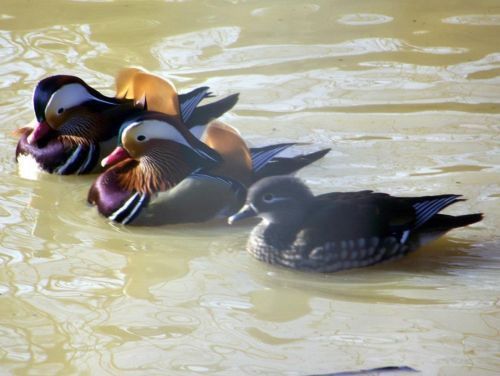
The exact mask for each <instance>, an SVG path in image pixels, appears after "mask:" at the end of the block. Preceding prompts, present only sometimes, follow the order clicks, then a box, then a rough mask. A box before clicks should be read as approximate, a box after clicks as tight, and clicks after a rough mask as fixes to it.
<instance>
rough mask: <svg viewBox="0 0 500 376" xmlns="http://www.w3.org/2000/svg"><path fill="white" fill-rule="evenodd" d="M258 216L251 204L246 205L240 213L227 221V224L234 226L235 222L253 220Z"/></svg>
mask: <svg viewBox="0 0 500 376" xmlns="http://www.w3.org/2000/svg"><path fill="white" fill-rule="evenodd" d="M256 215H257V212H256V211H255V209H254V208H253V207H252V205H251V204H245V205H243V207H242V208H241V209H240V210H239V212H238V213H236V214H233V215H232V216H230V217H229V218H228V219H227V223H229V224H230V225H232V224H233V223H234V222H238V221H241V220H242V219H245V218H252V217H255V216H256Z"/></svg>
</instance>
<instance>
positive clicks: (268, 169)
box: [254, 148, 331, 181]
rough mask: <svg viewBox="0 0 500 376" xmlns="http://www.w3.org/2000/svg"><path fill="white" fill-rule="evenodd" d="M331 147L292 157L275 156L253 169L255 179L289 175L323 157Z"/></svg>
mask: <svg viewBox="0 0 500 376" xmlns="http://www.w3.org/2000/svg"><path fill="white" fill-rule="evenodd" d="M330 150H331V149H329V148H328V149H322V150H318V151H315V152H314V153H309V154H302V155H296V156H294V157H275V158H273V159H271V160H270V161H269V162H268V163H266V164H265V165H264V166H262V168H260V169H259V170H258V171H254V179H255V181H257V180H260V179H262V178H265V177H268V176H274V175H289V174H293V173H295V172H297V171H298V170H300V169H301V168H303V167H305V166H308V165H310V164H311V163H314V162H316V161H317V160H318V159H321V158H323V157H324V156H325V155H326V154H327V153H328V152H329V151H330Z"/></svg>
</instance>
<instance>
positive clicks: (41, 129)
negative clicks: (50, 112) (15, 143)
mask: <svg viewBox="0 0 500 376" xmlns="http://www.w3.org/2000/svg"><path fill="white" fill-rule="evenodd" d="M51 130H52V128H51V127H50V126H49V124H48V123H47V122H46V121H41V122H39V123H38V125H37V126H36V127H35V128H33V131H32V132H31V133H30V134H29V136H28V139H27V141H28V144H30V145H34V144H36V143H37V142H38V141H39V140H41V139H42V138H43V137H45V135H47V134H48V133H49V132H50V131H51Z"/></svg>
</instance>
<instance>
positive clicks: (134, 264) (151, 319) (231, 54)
mask: <svg viewBox="0 0 500 376" xmlns="http://www.w3.org/2000/svg"><path fill="white" fill-rule="evenodd" d="M499 35H500V3H499V2H498V1H496V0H492V1H487V0H478V1H474V2H471V1H467V0H461V1H451V0H446V1H441V2H431V1H418V2H417V1H415V2H409V1H397V2H395V1H387V0H386V1H382V0H370V1H368V0H365V1H340V0H339V1H328V0H324V1H321V0H319V1H314V2H303V1H272V2H271V1H263V0H262V1H260V0H255V1H238V0H234V1H222V0H221V1H216V0H206V1H178V2H176V1H166V2H159V1H142V2H132V1H109V2H106V1H103V2H99V1H95V2H92V1H89V2H84V1H46V2H43V5H42V2H36V3H35V2H30V1H16V2H14V1H3V2H2V7H1V9H0V77H1V80H0V120H1V125H0V132H1V134H2V136H3V137H1V139H0V162H1V163H0V172H1V174H2V184H0V263H1V266H0V300H1V304H0V370H1V373H2V374H50V375H53V374H58V373H59V374H110V375H121V374H124V372H126V371H129V372H128V373H131V374H169V375H174V374H194V373H208V374H226V375H234V374H247V375H262V374H265V375H274V374H293V375H295V374H296V375H306V374H312V373H325V372H333V371H341V370H349V369H360V368H371V367H377V366H385V365H403V364H405V365H409V366H412V367H414V368H417V369H419V370H422V371H423V373H424V374H426V375H427V374H429V375H430V374H440V375H457V374H470V375H490V374H491V375H495V374H498V373H499V372H500V360H499V358H498V353H499V329H500V323H499V320H498V317H499V316H498V314H499V309H498V305H499V303H498V302H499V300H498V299H499V296H500V293H499V292H500V289H499V287H498V286H499V282H500V280H499V269H500V268H499V259H500V257H499V252H500V236H499V233H498V228H499V227H500V215H499V213H500V210H499V209H500V205H499V199H500V184H499V182H500V177H499V164H500V152H499V151H500V150H499V149H500V148H499V143H498V141H499V130H500V125H499V124H500V121H499V120H500V115H499V113H500V106H499V105H500V85H499V84H500V79H499V77H498V75H499V73H500V49H499V44H498V41H499V39H498V36H499ZM126 65H140V66H143V67H145V68H147V69H149V70H152V71H153V72H155V73H158V74H161V75H164V76H166V77H169V78H170V79H172V80H173V81H174V82H175V83H176V85H177V87H178V88H180V90H181V91H185V90H188V89H189V88H192V87H195V86H199V85H209V86H210V87H211V88H212V90H213V92H214V93H215V94H217V95H225V94H229V93H232V92H235V91H238V92H240V93H241V97H240V98H241V99H240V102H239V103H238V105H237V106H236V108H235V109H234V111H232V112H231V113H230V114H227V115H225V120H226V121H228V122H230V123H231V124H233V125H234V126H236V127H238V128H239V129H240V130H241V131H242V133H243V135H244V136H245V138H247V139H248V140H249V142H250V143H251V144H253V145H263V144H266V143H268V142H269V139H271V138H272V139H273V140H276V142H279V141H292V140H295V141H302V142H310V143H312V144H314V146H310V147H309V148H311V149H313V148H321V147H332V149H333V150H332V152H331V153H330V154H329V155H327V157H326V158H325V159H324V160H323V161H321V162H320V163H317V164H316V165H314V166H311V167H310V168H307V169H305V170H304V171H302V172H301V173H300V176H301V177H302V178H304V179H305V180H306V181H307V182H308V183H309V184H310V185H311V187H312V188H313V189H314V190H315V191H316V192H325V191H328V190H351V189H357V190H359V189H365V188H371V189H377V190H384V191H387V192H390V193H394V194H402V195H404V194H407V195H412V194H419V193H421V194H438V193H461V194H464V195H465V196H466V197H467V198H468V199H469V200H468V201H466V202H464V203H461V204H460V205H456V207H454V208H451V209H450V212H452V213H466V212H478V211H482V212H484V213H485V214H486V218H485V220H484V221H483V222H482V223H480V224H478V225H475V226H472V227H470V228H466V229H460V230H456V231H453V232H452V233H450V234H449V236H447V237H446V238H445V239H441V240H439V241H437V242H436V243H434V244H432V245H431V246H429V247H426V248H425V249H422V250H420V251H419V252H416V253H415V254H412V255H410V256H408V257H407V258H405V259H403V260H401V261H397V262H392V263H388V264H383V265H380V266H376V267H372V268H368V269H363V270H355V271H350V272H343V273H338V274H335V275H328V276H326V275H325V276H323V275H310V274H304V273H296V272H292V271H287V270H282V269H277V268H273V267H270V266H267V265H264V264H261V263H258V262H257V261H255V260H253V259H252V258H251V257H250V256H249V255H247V254H246V253H245V251H244V244H245V241H246V237H247V235H248V232H249V229H250V225H241V226H238V227H227V226H225V225H224V224H223V223H216V224H208V225H196V226H172V227H162V228H153V229H149V228H148V229H143V228H124V227H120V226H114V225H112V224H109V223H108V222H107V221H105V220H103V219H102V218H100V217H99V216H98V215H97V214H96V212H95V211H94V210H93V209H92V208H90V207H88V206H87V205H86V204H85V197H86V192H87V189H88V187H89V184H90V183H91V181H92V179H93V178H92V177H57V176H41V177H40V178H39V179H38V180H36V181H33V180H27V179H24V178H22V177H21V176H19V174H18V172H17V167H16V164H15V162H14V160H13V159H14V158H13V156H14V149H15V145H16V140H15V139H14V138H13V137H12V136H11V132H12V130H13V129H15V128H17V127H19V126H22V125H24V124H26V123H28V122H30V121H31V120H32V118H33V113H32V108H31V93H32V90H33V87H34V85H35V84H36V82H37V81H38V80H39V79H41V78H42V77H44V76H46V75H49V74H54V73H72V74H76V75H78V76H80V77H82V78H83V79H85V80H86V81H87V82H88V83H90V84H91V85H93V86H95V87H96V88H98V89H100V90H102V91H104V92H106V93H109V94H111V93H112V89H113V75H114V74H115V73H116V72H117V71H118V70H119V69H120V68H121V67H123V66H126Z"/></svg>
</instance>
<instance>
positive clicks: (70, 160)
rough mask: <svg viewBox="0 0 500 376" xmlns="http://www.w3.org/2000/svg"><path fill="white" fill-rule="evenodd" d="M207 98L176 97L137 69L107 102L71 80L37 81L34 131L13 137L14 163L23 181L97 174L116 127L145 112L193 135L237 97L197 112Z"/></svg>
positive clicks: (200, 91)
mask: <svg viewBox="0 0 500 376" xmlns="http://www.w3.org/2000/svg"><path fill="white" fill-rule="evenodd" d="M208 96H211V94H210V93H208V88H207V87H200V88H197V89H194V90H193V91H191V92H189V93H186V94H180V95H178V94H177V91H176V89H175V87H174V86H173V84H172V83H171V82H170V81H167V80H164V79H162V78H160V77H158V76H155V75H152V74H150V73H147V72H145V71H143V70H140V69H137V68H127V69H124V70H123V71H122V72H120V74H119V75H118V76H117V79H116V96H115V97H107V96H105V95H103V94H101V93H99V92H98V91H97V90H95V89H93V88H92V87H90V86H89V85H88V84H86V83H85V82H84V81H83V80H82V79H80V78H78V77H75V76H66V75H57V76H51V77H47V78H45V79H43V80H41V81H40V82H39V83H38V85H37V86H36V88H35V92H34V95H33V104H34V109H35V115H36V120H37V125H36V126H35V127H34V128H31V127H24V128H21V129H19V130H18V131H16V133H17V134H18V135H19V136H20V140H19V142H18V144H17V148H16V160H17V161H18V162H19V169H20V171H21V173H23V172H24V175H26V176H29V175H31V174H30V172H31V170H32V169H33V168H34V169H35V170H42V171H46V172H49V173H55V174H61V175H68V174H86V173H90V172H93V171H94V170H96V169H97V170H98V169H99V168H100V165H99V162H100V160H101V159H102V157H103V156H105V155H107V154H109V152H110V151H111V150H113V148H114V147H115V146H116V137H117V135H118V131H119V129H120V126H121V124H122V123H123V122H124V121H125V120H126V119H127V118H129V117H130V116H133V115H134V114H138V113H140V112H141V111H144V109H149V110H156V111H160V112H164V113H166V114H169V115H171V116H173V117H177V118H178V119H179V120H180V121H182V122H184V123H185V124H186V126H187V127H188V128H190V129H191V130H192V132H193V133H195V134H201V133H202V131H203V128H204V126H205V125H206V124H207V123H208V122H209V121H210V120H212V119H214V118H217V117H219V116H221V115H222V114H224V113H225V112H226V111H228V110H230V109H231V108H232V107H233V106H234V105H235V103H236V102H237V100H238V94H233V95H230V96H228V97H226V98H223V99H221V100H219V101H216V102H213V103H209V104H206V105H202V106H198V104H199V103H200V101H201V100H203V99H204V98H206V97H208Z"/></svg>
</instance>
